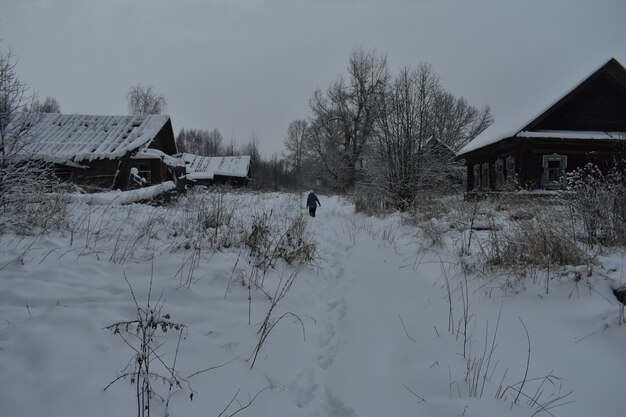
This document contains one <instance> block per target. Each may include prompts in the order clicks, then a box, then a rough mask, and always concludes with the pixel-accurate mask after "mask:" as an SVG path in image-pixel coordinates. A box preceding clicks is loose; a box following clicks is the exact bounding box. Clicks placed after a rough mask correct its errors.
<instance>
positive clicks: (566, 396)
mask: <svg viewBox="0 0 626 417" xmlns="http://www.w3.org/2000/svg"><path fill="white" fill-rule="evenodd" d="M231 198H233V199H238V200H237V202H236V205H235V206H236V207H238V210H251V214H250V216H244V217H249V218H252V217H253V216H258V215H260V213H261V212H265V213H267V212H270V211H271V212H273V213H279V214H278V216H277V217H279V218H282V217H289V216H296V215H299V214H300V213H305V210H304V209H303V207H302V205H303V204H302V203H303V201H301V199H300V198H299V197H298V198H296V197H293V196H289V195H285V194H268V195H264V196H261V197H259V196H254V195H246V194H243V195H237V196H233V197H231ZM320 199H321V202H322V207H321V208H320V209H319V210H318V214H317V217H315V218H309V217H308V216H307V223H308V228H309V231H310V233H311V237H312V238H313V239H314V240H315V241H316V242H317V244H318V252H317V258H316V261H315V262H314V264H313V265H309V266H307V267H305V268H303V269H302V270H301V271H300V272H299V274H298V276H297V277H296V279H295V281H294V283H293V285H292V287H291V288H290V290H289V292H288V293H287V295H286V296H285V298H284V299H283V300H282V301H281V303H280V304H279V305H278V306H277V307H276V310H275V311H274V312H273V314H272V317H274V318H277V317H280V316H281V315H282V314H284V313H287V312H289V313H293V316H285V318H283V319H282V320H281V321H280V322H278V323H277V324H276V326H275V327H274V328H273V330H272V331H271V333H270V334H269V336H268V338H267V340H266V342H265V344H264V345H263V346H262V348H261V350H260V352H259V355H258V359H257V362H256V363H255V365H254V367H253V368H251V361H250V360H249V359H250V357H251V353H252V352H253V350H254V347H255V346H256V343H257V341H258V335H257V330H258V329H259V326H260V325H261V323H262V321H263V319H264V317H265V315H266V314H267V311H268V307H269V301H268V295H270V296H271V295H272V294H274V291H275V289H276V288H277V287H278V286H279V284H280V283H281V282H284V279H285V277H287V276H288V275H289V273H290V272H292V271H293V270H294V267H293V266H290V265H286V264H285V265H278V266H277V268H276V269H274V270H272V271H271V272H270V273H268V276H267V278H265V281H264V284H263V288H262V289H257V290H255V289H254V288H250V289H248V288H247V286H246V281H245V279H244V278H242V277H245V276H246V274H247V273H248V272H247V271H248V269H246V268H248V267H249V260H248V259H247V258H246V257H245V256H243V255H242V253H243V251H239V250H238V249H236V248H230V249H229V248H222V249H221V250H220V251H205V250H203V251H200V250H198V251H197V252H193V250H192V249H193V248H192V249H185V248H184V247H185V246H184V244H183V245H181V247H180V248H178V247H177V249H172V248H171V247H170V246H171V240H172V239H174V238H176V239H178V238H180V236H179V235H178V234H177V233H176V234H174V233H173V232H172V231H171V230H169V229H168V230H166V229H167V228H163V229H162V230H161V229H159V227H158V224H159V220H158V213H159V212H158V209H155V208H153V207H150V206H143V205H135V206H133V207H132V208H124V207H120V206H118V207H117V208H115V209H114V208H110V209H107V210H119V212H115V214H114V215H111V219H117V220H115V221H123V220H124V219H126V221H128V218H129V217H130V216H131V213H132V215H133V216H136V217H133V218H136V219H142V218H145V219H148V220H149V221H148V222H144V223H142V222H140V221H139V220H136V221H134V222H133V224H132V225H128V224H125V223H124V224H125V227H128V228H129V229H131V228H132V227H135V226H136V227H139V225H140V224H141V225H146V224H149V225H150V227H151V229H150V233H149V235H150V236H151V238H150V239H149V240H148V242H147V243H145V242H144V243H142V245H145V246H146V247H147V248H149V250H147V251H145V253H148V252H151V254H152V255H150V256H148V255H145V256H139V255H136V256H134V257H129V258H128V259H127V260H126V259H124V262H121V261H120V255H119V254H118V252H119V248H120V246H121V245H123V244H124V243H123V242H122V241H121V240H117V241H115V240H111V241H106V240H105V239H104V238H102V236H94V229H92V231H91V234H90V235H89V236H78V235H76V236H74V235H70V234H68V233H58V234H52V235H50V236H48V237H46V238H44V239H38V240H34V241H32V242H31V241H28V240H27V239H26V240H24V239H21V238H18V237H15V236H3V237H2V241H1V243H2V247H3V248H5V249H2V251H0V376H1V377H2V381H4V382H3V383H2V387H1V389H0V410H2V411H0V415H6V416H16V417H18V416H30V415H50V416H52V415H59V416H60V415H89V416H90V417H97V416H111V415H133V414H134V413H135V411H136V410H135V408H134V407H136V399H135V396H134V395H135V394H134V389H135V386H134V385H131V383H130V381H128V379H126V380H124V379H121V380H120V381H118V382H116V383H114V384H113V385H111V386H110V387H109V388H108V389H107V390H106V391H105V390H104V387H106V386H107V385H108V384H109V383H110V382H111V381H112V380H114V379H115V378H116V377H117V376H119V375H120V371H121V370H122V369H123V368H124V366H125V365H126V364H128V363H129V361H131V362H130V363H131V365H132V360H133V355H134V353H133V351H132V349H130V348H129V346H128V345H127V344H125V343H124V342H123V341H122V340H121V339H120V338H119V337H118V336H117V335H115V334H112V332H110V331H107V330H105V329H104V328H105V327H106V326H108V325H110V324H112V323H115V322H117V321H123V320H129V319H132V318H133V316H134V314H136V309H135V305H134V302H133V300H132V297H131V295H130V292H129V289H128V285H127V284H126V282H125V280H124V277H126V278H127V279H128V280H129V281H130V282H131V284H132V285H133V288H134V291H135V294H136V297H137V299H138V302H139V303H140V304H142V303H145V301H146V300H147V294H148V290H149V288H150V282H151V280H150V278H151V277H152V287H153V288H152V294H153V297H155V298H157V297H160V299H161V300H162V301H163V303H164V310H163V312H164V313H165V312H167V313H168V314H170V315H171V317H172V320H174V321H177V322H180V323H184V324H185V325H186V326H187V331H186V332H185V335H184V336H185V337H184V338H183V339H181V342H180V345H179V347H178V355H177V356H176V370H177V372H178V373H179V375H180V376H181V377H183V378H184V379H185V381H186V382H185V383H184V384H183V386H182V388H181V389H180V390H179V391H178V392H176V393H175V394H174V395H173V396H172V397H171V401H170V404H169V414H170V416H172V417H175V416H201V415H202V416H206V415H215V416H217V415H219V414H220V412H221V411H222V410H223V409H224V408H225V407H227V405H228V404H229V402H230V401H231V399H233V398H234V400H233V402H232V403H231V406H230V407H227V408H226V412H225V413H224V414H223V415H229V414H230V413H232V412H234V411H236V410H237V409H238V408H241V407H245V406H246V405H247V404H248V403H249V402H250V400H251V399H254V401H253V402H252V404H251V405H250V406H249V407H248V408H245V409H243V410H242V411H240V412H239V413H238V414H237V415H239V416H268V417H269V416H319V417H326V416H328V417H331V416H332V417H368V416H371V417H380V416H415V415H420V416H421V415H424V416H431V417H438V416H440V417H448V416H463V415H464V416H476V417H478V416H481V417H496V416H497V417H503V416H531V415H535V413H537V414H536V415H546V416H549V415H559V416H568V417H587V416H590V415H603V416H604V415H607V416H608V415H621V414H622V412H623V405H622V401H621V396H622V392H623V389H622V386H621V380H622V379H623V378H622V376H623V375H624V374H626V349H625V348H624V347H625V346H626V326H619V325H618V321H617V317H618V306H617V304H616V303H615V302H613V300H611V299H610V288H609V285H608V284H607V283H606V280H605V278H606V277H605V276H604V275H602V273H600V272H597V274H596V275H597V276H594V277H591V278H589V281H588V282H587V283H583V282H580V283H575V282H572V281H571V280H566V279H563V280H556V279H555V280H554V282H553V283H551V289H550V292H549V293H548V294H545V291H544V288H543V286H542V285H541V284H537V285H535V284H532V283H528V284H527V285H526V287H525V288H524V289H519V290H518V291H517V292H515V291H508V292H504V291H502V290H501V289H500V287H499V285H498V280H499V277H497V276H491V277H486V276H481V277H479V276H476V275H473V274H471V273H470V274H463V271H462V269H461V267H460V262H459V258H458V255H457V246H456V245H457V244H458V242H459V239H462V238H463V236H462V234H461V232H459V231H450V232H449V233H447V234H446V235H445V237H444V239H443V240H442V243H441V245H434V246H430V245H429V244H428V243H427V241H428V239H425V238H424V236H423V235H422V231H420V229H418V228H415V227H412V226H407V225H406V224H404V223H403V222H402V221H401V218H400V216H399V215H392V216H389V217H387V218H384V219H378V218H372V217H367V216H365V215H362V214H355V213H354V212H353V207H352V205H351V204H348V203H346V202H345V201H344V200H343V199H340V198H337V197H324V196H320ZM81 207H82V208H76V210H77V211H79V210H92V209H91V208H86V207H84V206H81ZM93 210H95V209H93ZM124 210H126V211H124ZM180 210H183V209H182V208H181V209H180ZM183 211H184V210H183ZM120 213H121V214H120ZM122 214H123V215H122ZM88 215H89V216H90V217H89V218H90V221H91V222H93V223H94V224H98V222H100V223H101V224H104V223H106V222H105V221H104V220H103V219H104V215H102V217H97V216H96V215H95V214H91V211H89V212H88ZM92 217H95V219H93V218H92ZM107 219H108V217H107ZM107 221H108V220H107ZM113 221H114V220H111V222H113ZM168 227H169V226H168ZM120 233H121V232H120ZM120 236H121V234H120ZM174 236H175V237H174ZM71 239H74V240H73V241H72V240H71ZM81 239H82V240H81ZM79 240H80V241H81V242H82V243H81V244H78V243H77V241H79ZM20 242H21V243H20ZM85 242H89V243H85ZM26 243H28V245H27V244H26ZM126 247H128V245H127V246H126ZM192 253H196V254H197V256H195V255H194V256H195V257H192ZM154 254H157V256H154ZM113 255H115V256H113ZM192 261H193V265H194V267H193V268H189V265H191V262H192ZM604 262H605V263H606V266H605V268H604V271H605V272H606V271H607V270H609V271H611V272H608V273H607V274H609V275H610V274H612V276H611V277H612V279H620V274H623V272H622V271H623V264H622V263H623V257H621V258H620V257H619V256H616V257H612V258H608V259H605V260H604ZM295 316H297V319H296V318H294V317H295ZM525 328H526V330H527V331H528V337H527V334H526V331H525ZM129 340H131V344H132V341H133V339H132V338H131V339H129ZM529 341H530V344H529ZM159 343H160V345H159V348H158V349H159V353H160V355H161V358H162V360H163V362H165V363H167V364H172V361H173V359H174V355H175V352H176V347H177V346H178V345H177V338H176V336H175V335H169V334H164V335H161V336H160V339H159ZM529 346H530V348H529ZM529 351H530V359H529ZM222 365H224V366H222ZM209 368H214V369H210V370H207V369H209ZM155 369H156V365H155ZM205 370H207V371H205ZM202 371H205V372H202ZM525 375H526V378H524V376H525ZM521 381H524V385H523V386H520V382H521ZM155 384H156V382H155ZM155 386H156V385H155ZM519 388H522V394H520V396H519V397H520V398H518V401H517V402H516V403H515V404H513V403H514V402H515V399H516V397H517V392H518V391H517V389H519ZM158 389H159V390H161V391H160V392H167V387H165V391H163V386H162V385H159V386H158ZM190 393H193V394H194V395H193V400H190V398H189V397H190V395H189V394H190ZM257 393H259V394H258V396H256V394H257ZM255 396H256V397H255ZM532 399H534V402H533V400H532ZM155 401H156V403H157V405H155V406H154V408H153V409H152V413H151V415H155V416H158V415H163V414H164V406H163V405H162V404H161V403H160V402H159V401H158V400H155ZM541 404H542V405H543V407H544V410H543V411H541V407H542V406H541Z"/></svg>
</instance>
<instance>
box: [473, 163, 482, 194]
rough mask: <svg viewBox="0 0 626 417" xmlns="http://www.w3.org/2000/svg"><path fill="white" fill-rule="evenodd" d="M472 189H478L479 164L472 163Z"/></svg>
mask: <svg viewBox="0 0 626 417" xmlns="http://www.w3.org/2000/svg"><path fill="white" fill-rule="evenodd" d="M473 190H474V191H480V164H476V165H474V186H473Z"/></svg>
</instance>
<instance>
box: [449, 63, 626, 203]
mask: <svg viewBox="0 0 626 417" xmlns="http://www.w3.org/2000/svg"><path fill="white" fill-rule="evenodd" d="M625 151H626V69H625V68H624V67H623V66H622V65H621V64H620V63H619V62H618V61H616V60H615V59H611V60H609V61H608V62H607V63H606V64H604V65H602V66H601V67H600V68H599V69H597V70H596V71H594V72H593V73H592V74H591V75H590V76H588V77H587V78H585V79H584V80H583V81H582V82H581V83H580V84H578V85H577V86H576V87H574V88H573V89H571V90H570V91H569V92H567V93H566V94H565V95H563V96H562V97H561V98H559V99H558V100H556V101H555V102H554V103H553V104H551V105H549V106H548V108H547V110H545V111H543V112H541V113H539V115H538V116H535V117H534V118H530V119H526V120H525V121H522V122H521V123H520V124H517V125H512V126H510V127H503V126H499V125H497V124H494V125H493V126H491V127H490V128H489V129H487V130H485V132H483V133H482V134H481V135H479V136H478V137H477V138H476V139H474V140H473V141H471V142H470V143H468V144H467V145H466V146H465V147H463V148H462V149H461V150H460V151H459V152H458V153H457V157H458V158H460V159H464V160H465V163H466V165H467V190H468V191H469V192H472V191H475V192H484V191H490V190H496V191H498V190H510V189H514V188H519V187H521V188H525V189H556V188H558V187H559V185H560V179H561V177H562V176H563V175H564V174H565V173H566V172H569V171H572V170H575V169H577V168H579V167H582V166H584V165H586V164H587V163H589V162H591V163H594V164H596V165H597V166H598V167H599V168H601V169H603V170H606V169H609V168H611V167H613V166H615V165H616V164H623V163H624V158H625V156H626V154H625Z"/></svg>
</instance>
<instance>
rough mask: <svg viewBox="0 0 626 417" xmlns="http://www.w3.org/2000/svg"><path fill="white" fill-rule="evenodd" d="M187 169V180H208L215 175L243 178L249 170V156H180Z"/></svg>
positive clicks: (187, 154)
mask: <svg viewBox="0 0 626 417" xmlns="http://www.w3.org/2000/svg"><path fill="white" fill-rule="evenodd" d="M180 158H181V159H182V160H183V161H184V162H185V165H186V167H187V178H189V179H191V180H210V179H213V177H214V176H215V175H222V176H225V177H239V178H245V177H247V176H248V171H249V170H250V156H247V155H244V156H212V157H209V156H199V155H194V154H190V153H182V154H180Z"/></svg>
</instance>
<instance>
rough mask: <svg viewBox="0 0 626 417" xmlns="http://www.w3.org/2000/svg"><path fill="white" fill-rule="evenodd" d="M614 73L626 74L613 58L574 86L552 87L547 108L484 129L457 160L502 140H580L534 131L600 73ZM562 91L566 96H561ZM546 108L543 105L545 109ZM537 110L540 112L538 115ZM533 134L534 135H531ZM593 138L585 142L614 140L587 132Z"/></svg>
mask: <svg viewBox="0 0 626 417" xmlns="http://www.w3.org/2000/svg"><path fill="white" fill-rule="evenodd" d="M609 70H610V71H614V72H617V73H620V74H621V75H622V76H623V74H626V69H624V67H623V66H622V65H621V64H620V63H619V62H618V61H617V60H616V59H615V58H612V59H610V60H609V61H607V62H606V63H604V64H603V65H601V66H600V67H598V68H596V69H595V70H594V71H592V72H591V73H587V76H586V77H584V78H582V79H583V81H582V82H581V81H580V79H581V78H580V77H578V78H576V84H574V83H572V82H571V80H569V81H564V82H568V84H563V83H559V84H560V85H556V86H553V88H552V90H553V92H552V93H548V99H547V100H546V99H545V97H544V98H543V99H542V100H543V102H544V103H545V102H548V103H549V105H548V106H547V107H541V106H532V107H529V108H528V109H526V111H519V112H512V113H510V116H509V117H507V118H504V119H502V120H498V121H496V122H495V123H494V124H493V125H491V126H490V127H489V128H487V129H486V130H485V131H484V132H482V133H481V134H480V135H478V136H477V137H476V138H474V139H473V140H472V141H471V142H469V143H468V144H467V145H465V146H464V147H463V148H461V149H460V150H459V151H458V152H457V156H462V155H464V154H467V153H469V152H472V151H474V150H476V149H480V148H483V147H485V146H488V145H492V144H494V143H497V142H500V141H501V140H504V139H507V138H511V137H525V138H530V137H559V138H566V139H576V138H580V137H581V135H580V133H582V132H577V133H574V132H573V131H571V132H566V131H538V130H535V129H534V127H535V126H536V125H537V124H538V123H539V122H540V121H541V120H543V119H544V118H545V117H547V116H548V115H549V114H551V113H552V112H554V111H555V110H556V109H558V108H559V107H560V106H561V105H562V104H563V103H564V102H566V101H567V100H568V99H569V98H570V97H571V96H572V95H573V94H574V93H575V92H576V91H578V89H579V88H581V87H582V86H584V85H586V84H587V83H588V82H589V81H590V80H592V79H594V78H595V77H596V76H598V75H599V74H600V73H602V72H604V71H609ZM564 91H565V93H563V92H564ZM544 106H545V105H544ZM537 108H539V109H540V110H541V111H539V112H538V111H537ZM534 132H536V133H534ZM590 134H592V135H591V136H590V137H587V138H604V137H607V136H608V137H616V136H619V135H616V133H615V132H613V133H608V134H606V133H605V134H603V133H602V132H590Z"/></svg>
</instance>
